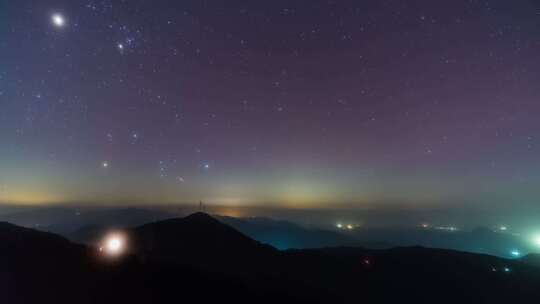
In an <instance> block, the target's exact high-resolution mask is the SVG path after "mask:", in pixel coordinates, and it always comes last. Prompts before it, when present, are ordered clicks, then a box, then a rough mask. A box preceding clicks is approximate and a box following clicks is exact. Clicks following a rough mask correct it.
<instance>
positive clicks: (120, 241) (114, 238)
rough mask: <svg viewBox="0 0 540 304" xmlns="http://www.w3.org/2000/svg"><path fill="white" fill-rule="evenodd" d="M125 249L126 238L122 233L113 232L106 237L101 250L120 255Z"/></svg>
mask: <svg viewBox="0 0 540 304" xmlns="http://www.w3.org/2000/svg"><path fill="white" fill-rule="evenodd" d="M124 249H125V238H124V237H123V236H122V235H120V234H111V235H109V236H108V237H106V238H105V241H104V245H103V247H101V248H100V249H99V250H100V251H102V252H105V253H106V254H108V255H119V254H121V253H122V252H123V251H124Z"/></svg>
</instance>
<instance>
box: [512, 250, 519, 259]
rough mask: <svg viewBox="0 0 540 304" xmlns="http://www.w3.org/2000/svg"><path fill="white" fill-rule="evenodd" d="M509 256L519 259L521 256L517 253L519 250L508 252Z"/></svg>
mask: <svg viewBox="0 0 540 304" xmlns="http://www.w3.org/2000/svg"><path fill="white" fill-rule="evenodd" d="M510 254H511V255H512V256H513V257H520V256H521V252H519V250H512V251H511V252H510Z"/></svg>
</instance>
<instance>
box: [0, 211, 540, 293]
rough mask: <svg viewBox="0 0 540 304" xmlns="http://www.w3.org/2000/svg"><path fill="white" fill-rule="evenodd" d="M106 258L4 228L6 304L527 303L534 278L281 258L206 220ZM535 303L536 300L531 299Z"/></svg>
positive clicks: (443, 253) (372, 253)
mask: <svg viewBox="0 0 540 304" xmlns="http://www.w3.org/2000/svg"><path fill="white" fill-rule="evenodd" d="M126 235H127V236H128V238H129V240H128V243H129V249H130V254H126V255H123V256H119V257H116V258H110V257H104V256H101V255H99V252H98V251H97V250H96V249H94V248H87V247H84V246H81V245H77V244H74V243H71V242H69V241H68V240H66V239H64V238H62V237H59V236H56V235H54V234H49V233H43V232H38V231H35V230H32V229H26V228H21V227H17V226H14V225H11V224H7V223H2V224H0V250H2V255H1V256H0V269H1V270H2V271H0V284H2V285H1V286H3V287H5V289H4V291H3V292H2V294H1V295H0V297H2V303H4V302H5V303H16V304H18V303H25V304H27V303H74V302H76V303H175V302H197V303H216V302H229V301H234V302H235V303H253V302H256V303H358V302H360V303H362V302H364V303H397V302H405V303H410V302H414V303H433V302H437V303H508V302H511V303H532V302H534V300H535V299H538V298H540V291H539V290H538V288H537V286H539V285H540V271H539V269H538V268H536V267H533V266H529V265H527V264H526V263H523V262H522V261H519V260H507V259H501V258H497V257H493V256H488V255H478V254H471V253H463V252H458V251H449V250H435V249H426V248H421V247H413V248H396V249H390V250H366V249H361V248H328V249H312V250H289V251H278V250H276V249H274V248H272V247H269V246H266V245H263V244H260V243H258V242H256V241H254V240H252V239H250V238H248V237H247V236H245V235H243V234H241V233H239V232H238V231H236V230H234V229H233V228H231V227H229V226H227V225H225V224H223V223H221V222H220V221H218V220H216V219H214V218H212V217H210V216H208V215H206V214H202V213H197V214H194V215H191V216H188V217H186V218H179V219H170V220H165V221H160V222H155V223H151V224H147V225H143V226H140V227H137V228H134V229H131V230H128V231H126ZM531 301H532V302H531Z"/></svg>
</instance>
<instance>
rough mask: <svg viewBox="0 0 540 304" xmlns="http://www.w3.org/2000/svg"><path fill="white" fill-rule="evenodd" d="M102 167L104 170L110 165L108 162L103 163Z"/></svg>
mask: <svg viewBox="0 0 540 304" xmlns="http://www.w3.org/2000/svg"><path fill="white" fill-rule="evenodd" d="M101 166H102V167H103V168H109V163H108V162H103V163H102V164H101Z"/></svg>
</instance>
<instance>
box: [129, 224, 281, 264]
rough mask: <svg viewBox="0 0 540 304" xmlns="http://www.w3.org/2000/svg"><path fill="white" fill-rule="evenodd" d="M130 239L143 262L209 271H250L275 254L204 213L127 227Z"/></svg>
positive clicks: (268, 247) (270, 259) (273, 257)
mask: <svg viewBox="0 0 540 304" xmlns="http://www.w3.org/2000/svg"><path fill="white" fill-rule="evenodd" d="M130 238H131V239H130V243H131V244H132V249H133V251H134V253H136V254H137V255H138V256H140V257H142V258H143V259H144V260H145V261H153V262H166V263H173V264H176V265H182V266H188V267H194V268H199V269H203V270H207V271H212V272H216V271H218V272H223V271H228V272H234V273H241V272H247V271H249V272H253V271H256V270H260V269H262V268H263V267H265V266H266V265H268V262H270V261H272V260H273V259H275V258H276V257H277V256H278V255H279V252H278V251H277V250H275V249H274V248H272V247H270V246H267V245H263V244H261V243H259V242H257V241H254V240H253V239H250V238H249V237H247V236H245V235H243V234H242V233H240V232H238V231H236V230H235V229H233V228H231V227H230V226H227V225H225V224H223V223H221V222H220V221H218V220H216V219H215V218H213V217H211V216H209V215H207V214H205V213H195V214H192V215H190V216H187V217H185V218H176V219H169V220H164V221H160V222H156V223H151V224H146V225H143V226H140V227H137V228H135V229H133V230H131V232H130Z"/></svg>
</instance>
